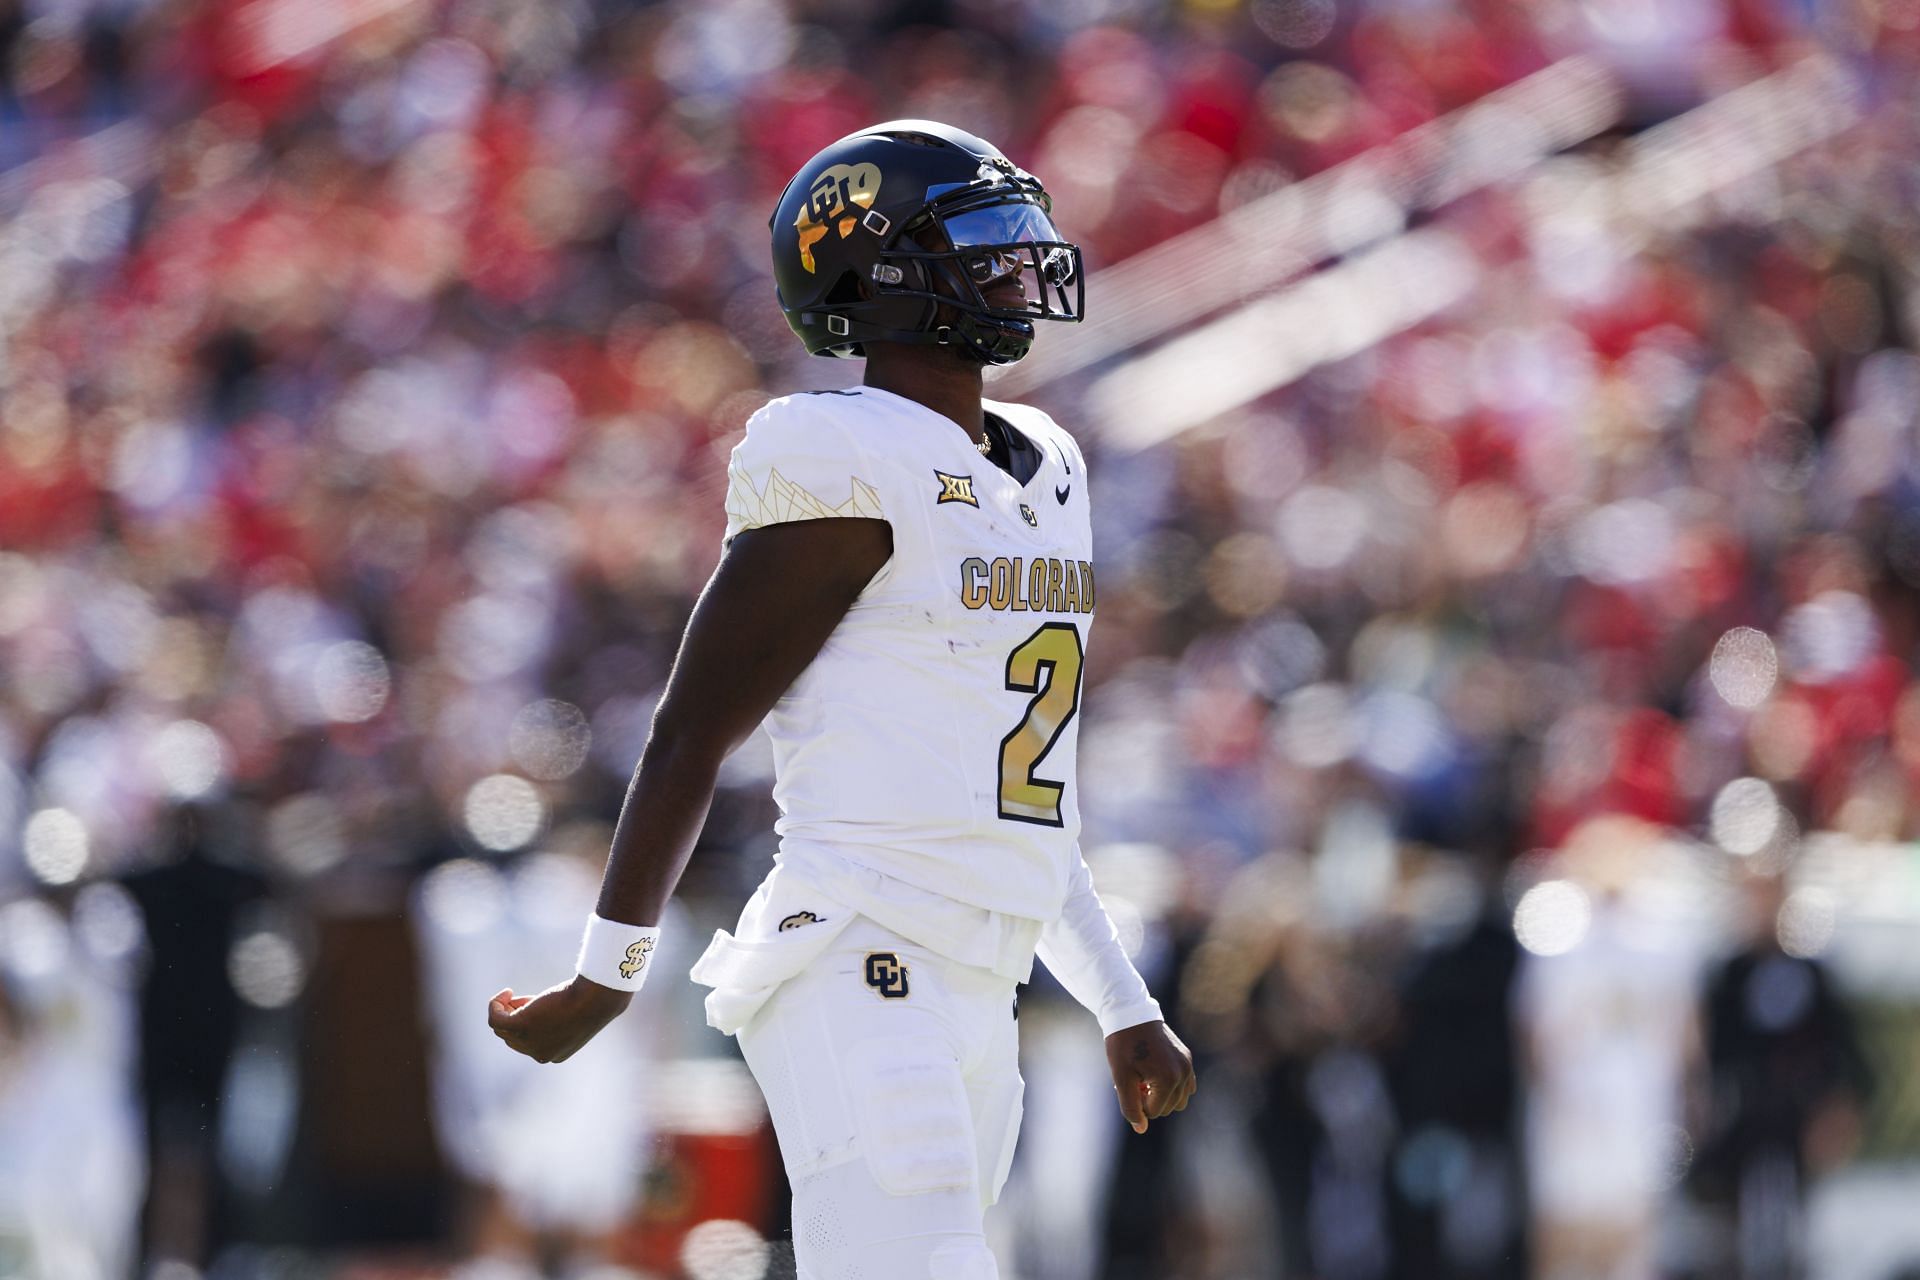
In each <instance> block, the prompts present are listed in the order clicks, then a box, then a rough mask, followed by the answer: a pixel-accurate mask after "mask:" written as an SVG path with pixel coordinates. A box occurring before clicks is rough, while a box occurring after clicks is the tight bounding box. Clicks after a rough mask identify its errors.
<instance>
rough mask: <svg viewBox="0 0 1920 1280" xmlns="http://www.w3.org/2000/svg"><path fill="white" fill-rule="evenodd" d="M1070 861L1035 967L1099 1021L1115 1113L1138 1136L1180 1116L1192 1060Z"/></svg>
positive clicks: (1077, 859)
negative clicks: (1151, 1123)
mask: <svg viewBox="0 0 1920 1280" xmlns="http://www.w3.org/2000/svg"><path fill="white" fill-rule="evenodd" d="M1073 861H1074V867H1073V878H1072V880H1071V881H1070V882H1069V883H1068V887H1067V901H1066V905H1065V906H1064V907H1063V908H1062V909H1061V912H1060V916H1059V918H1058V919H1056V920H1054V921H1053V922H1052V923H1051V924H1049V925H1048V926H1047V927H1046V928H1045V929H1044V930H1042V931H1041V934H1040V960H1041V962H1042V963H1043V964H1045V965H1046V966H1047V971H1048V972H1049V973H1051V974H1053V976H1054V977H1055V978H1058V979H1059V980H1060V985H1061V986H1063V987H1065V988H1066V989H1067V994H1068V995H1071V996H1072V997H1073V998H1074V999H1075V1000H1077V1001H1079V1002H1080V1004H1081V1005H1083V1006H1084V1007H1085V1008H1087V1009H1088V1010H1089V1011H1091V1012H1092V1013H1093V1015H1094V1016H1095V1017H1096V1018H1098V1019H1099V1021H1100V1030H1101V1031H1102V1032H1103V1033H1104V1034H1105V1035H1106V1037H1107V1066H1108V1068H1109V1069H1110V1070H1111V1071H1112V1073H1113V1088H1114V1093H1115V1096H1116V1097H1117V1098H1118V1099H1119V1102H1120V1112H1121V1114H1122V1115H1124V1116H1125V1117H1126V1119H1127V1123H1128V1124H1129V1125H1132V1126H1133V1129H1134V1132H1136V1133H1144V1132H1146V1128H1147V1121H1148V1120H1158V1119H1159V1118H1160V1117H1162V1116H1166V1115H1171V1114H1173V1113H1174V1112H1175V1111H1182V1110H1185V1109H1186V1105H1187V1101H1188V1100H1189V1099H1190V1098H1192V1097H1193V1093H1194V1090H1195V1088H1196V1087H1197V1081H1196V1080H1195V1078H1194V1074H1193V1055H1192V1054H1190V1053H1188V1052H1187V1046H1186V1045H1184V1044H1182V1043H1181V1042H1180V1037H1178V1036H1176V1035H1174V1034H1173V1030H1172V1028H1170V1027H1168V1026H1167V1024H1166V1020H1165V1019H1164V1018H1162V1017H1161V1016H1160V1004H1159V1002H1158V1001H1156V1000H1155V999H1154V998H1153V996H1152V995H1151V994H1150V993H1149V992H1148V991H1147V984H1146V982H1145V981H1144V980H1143V979H1142V978H1141V977H1140V972H1139V970H1137V969H1135V968H1134V967H1133V961H1131V960H1129V959H1128V958H1127V953H1126V949H1125V948H1124V947H1122V946H1121V945H1120V938H1119V935H1118V934H1117V933H1116V932H1115V931H1114V927H1113V920H1112V918H1111V917H1110V916H1108V915H1107V908H1106V906H1105V905H1104V904H1103V903H1102V902H1101V901H1100V895H1099V894H1097V893H1095V892H1094V888H1093V875H1092V873H1091V872H1089V871H1088V870H1087V863H1086V859H1085V858H1083V857H1081V856H1080V851H1079V850H1078V849H1077V848H1076V849H1075V850H1074V858H1073Z"/></svg>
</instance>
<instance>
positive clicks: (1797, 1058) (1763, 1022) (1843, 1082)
mask: <svg viewBox="0 0 1920 1280" xmlns="http://www.w3.org/2000/svg"><path fill="white" fill-rule="evenodd" d="M1742 888H1743V890H1744V894H1745V902H1744V903H1743V906H1744V908H1745V910H1744V916H1745V919H1744V920H1743V922H1742V923H1743V926H1744V932H1745V935H1746V936H1745V938H1744V939H1743V941H1742V943H1741V946H1740V948H1739V949H1738V950H1737V951H1736V952H1735V953H1734V954H1732V955H1731V956H1729V957H1727V959H1726V960H1725V961H1723V962H1722V963H1721V964H1720V965H1718V966H1717V967H1716V968H1715V970H1714V971H1713V973H1712V974H1711V975H1710V976H1709V978H1708V980H1707V985H1706V994H1705V998H1704V1000H1703V1006H1704V1007H1703V1011H1702V1018H1703V1020H1704V1022H1705V1027H1706V1061H1705V1063H1704V1064H1703V1067H1704V1073H1703V1074H1704V1080H1703V1083H1704V1085H1705V1097H1706V1099H1707V1108H1708V1116H1707V1119H1706V1122H1705V1125H1704V1127H1703V1131H1702V1140H1701V1144H1700V1158H1699V1161H1698V1163H1697V1165H1696V1166H1695V1169H1696V1175H1695V1181H1696V1184H1697V1190H1698V1191H1699V1193H1700V1195H1701V1197H1702V1199H1703V1200H1704V1201H1705V1202H1706V1203H1707V1204H1708V1205H1709V1206H1711V1207H1712V1208H1713V1209H1714V1210H1716V1211H1717V1213H1719V1214H1720V1215H1722V1216H1723V1218H1724V1220H1725V1224H1726V1225H1727V1226H1728V1227H1730V1228H1731V1231H1732V1235H1733V1247H1732V1248H1731V1249H1729V1250H1727V1252H1728V1253H1729V1254H1731V1256H1732V1257H1734V1258H1735V1259H1737V1267H1736V1268H1735V1269H1734V1270H1732V1271H1730V1272H1729V1273H1728V1274H1731V1275H1737V1276H1740V1277H1742V1280H1796V1278H1797V1277H1801V1276H1805V1275H1807V1274H1808V1271H1807V1229H1806V1216H1805V1215H1806V1200H1807V1188H1808V1184H1809V1182H1810V1181H1811V1180H1812V1179H1814V1178H1817V1177H1818V1176H1819V1175H1821V1174H1822V1173H1825V1172H1827V1171H1829V1170H1831V1169H1833V1168H1834V1167H1835V1166H1836V1165H1838V1164H1839V1163H1840V1162H1841V1161H1843V1160H1845V1159H1846V1158H1847V1157H1848V1156H1849V1155H1851V1154H1852V1152H1853V1149H1854V1147H1855V1146H1856V1145H1857V1143H1858V1140H1859V1133H1860V1126H1861V1115H1862V1107H1863V1104H1864V1103H1865V1101H1866V1098H1867V1095H1868V1090H1869V1087H1870V1084H1869V1078H1868V1074H1867V1067H1866V1062H1865V1060H1864V1058H1863V1057H1862V1055H1861V1051H1860V1045H1859V1039H1858V1036H1857V1035H1856V1033H1855V1030H1854V1026H1853V1019H1852V1017H1851V1016H1850V1015H1849V1014H1848V1012H1847V1009H1846V1006H1845V1005H1844V1004H1843V1003H1842V1002H1841V1000H1840V998H1839V996H1838V994H1837V993H1836V992H1835V990H1834V985H1833V978H1832V975H1831V974H1830V973H1829V972H1828V971H1827V968H1826V966H1825V965H1824V964H1822V963H1821V962H1820V960H1819V959H1818V951H1819V950H1820V949H1821V948H1822V947H1823V946H1824V941H1825V940H1824V939H1823V938H1822V937H1820V935H1819V928H1820V922H1819V920H1818V919H1817V917H1818V915H1819V913H1820V912H1821V911H1822V910H1823V907H1824V904H1823V903H1821V902H1820V901H1819V899H1818V895H1819V893H1820V891H1819V890H1813V891H1808V890H1801V891H1800V893H1801V895H1802V896H1801V897H1800V898H1799V899H1798V900H1796V899H1795V898H1794V897H1793V895H1792V894H1790V893H1789V892H1788V890H1787V881H1786V877H1784V876H1781V875H1768V874H1764V873H1762V874H1749V875H1748V876H1747V877H1746V881H1745V883H1744V884H1743V886H1742ZM1810 892H1811V894H1812V895H1813V897H1812V898H1811V899H1810V898H1809V897H1808V896H1807V895H1808V894H1809V893H1810ZM1810 912H1811V913H1812V917H1810V914H1809V913H1810ZM1810 924H1811V925H1812V926H1813V931H1812V932H1809V925H1810Z"/></svg>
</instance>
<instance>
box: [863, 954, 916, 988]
mask: <svg viewBox="0 0 1920 1280" xmlns="http://www.w3.org/2000/svg"><path fill="white" fill-rule="evenodd" d="M867 985H868V986H870V987H872V988H873V989H874V990H875V991H878V992H879V993H880V998H881V999H883V1000H904V999H906V998H907V966H906V962H905V961H903V960H901V959H900V957H899V956H897V955H895V954H893V952H891V951H869V952H868V953H867Z"/></svg>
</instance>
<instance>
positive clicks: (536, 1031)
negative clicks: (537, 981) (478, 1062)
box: [487, 977, 633, 1062]
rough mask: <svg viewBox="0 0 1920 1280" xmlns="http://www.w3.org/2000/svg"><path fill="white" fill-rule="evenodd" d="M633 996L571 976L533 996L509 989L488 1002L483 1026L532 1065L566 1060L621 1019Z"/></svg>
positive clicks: (626, 992) (629, 993) (630, 993)
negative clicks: (520, 994)
mask: <svg viewBox="0 0 1920 1280" xmlns="http://www.w3.org/2000/svg"><path fill="white" fill-rule="evenodd" d="M632 999H633V993H632V992H628V991H615V990H613V989H611V988H609V987H603V986H601V985H600V984H599V983H597V982H593V981H591V980H589V979H587V978H582V977H575V978H574V979H573V981H571V982H563V983H561V984H560V985H558V986H555V987H548V988H547V989H546V990H545V991H542V992H541V993H540V994H539V995H537V996H516V995H514V994H513V989H512V988H511V987H509V988H508V989H507V990H505V991H502V992H500V993H498V994H497V995H495V996H494V997H493V999H491V1000H489V1001H488V1002H487V1025H488V1026H490V1027H492V1028H493V1034H495V1035H497V1036H499V1037H500V1038H501V1039H502V1040H504V1041H506V1042H507V1045H508V1046H509V1047H510V1048H512V1049H514V1050H515V1051H516V1052H519V1053H524V1054H526V1055H527V1056H528V1057H529V1058H532V1059H533V1060H534V1061H535V1062H565V1061H566V1060H567V1059H568V1058H571V1057H572V1056H573V1055H574V1054H576V1053H578V1052H579V1051H580V1047H581V1046H582V1045H584V1044H586V1042H587V1041H589V1040H591V1039H593V1038H594V1036H596V1035H598V1034H599V1032H600V1028H602V1027H604V1026H606V1025H607V1024H608V1023H609V1022H612V1021H613V1020H614V1019H615V1018H617V1017H619V1016H620V1014H621V1012H622V1011H623V1010H625V1009H626V1007H627V1003H628V1001H630V1000H632Z"/></svg>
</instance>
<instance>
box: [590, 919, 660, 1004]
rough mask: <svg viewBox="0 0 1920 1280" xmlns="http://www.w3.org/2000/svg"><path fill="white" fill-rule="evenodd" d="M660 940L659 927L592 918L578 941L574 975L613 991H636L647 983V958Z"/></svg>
mask: <svg viewBox="0 0 1920 1280" xmlns="http://www.w3.org/2000/svg"><path fill="white" fill-rule="evenodd" d="M659 941H660V928H659V926H658V925H652V926H646V925H637V924H621V923H620V922H619V921H618V920H608V919H606V918H604V917H602V916H599V915H594V916H591V917H589V918H588V920H587V932H586V935H585V936H584V937H582V938H581V939H580V958H579V959H578V960H576V961H574V965H573V968H574V972H575V973H578V974H579V975H580V976H581V977H583V978H585V979H587V980H588V981H590V982H597V983H599V984H600V985H601V986H603V987H612V988H613V989H614V990H615V991H638V990H639V989H640V984H641V983H643V982H645V981H646V980H647V958H648V957H649V956H651V955H652V954H653V948H654V945H655V944H656V943H658V942H659Z"/></svg>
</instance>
